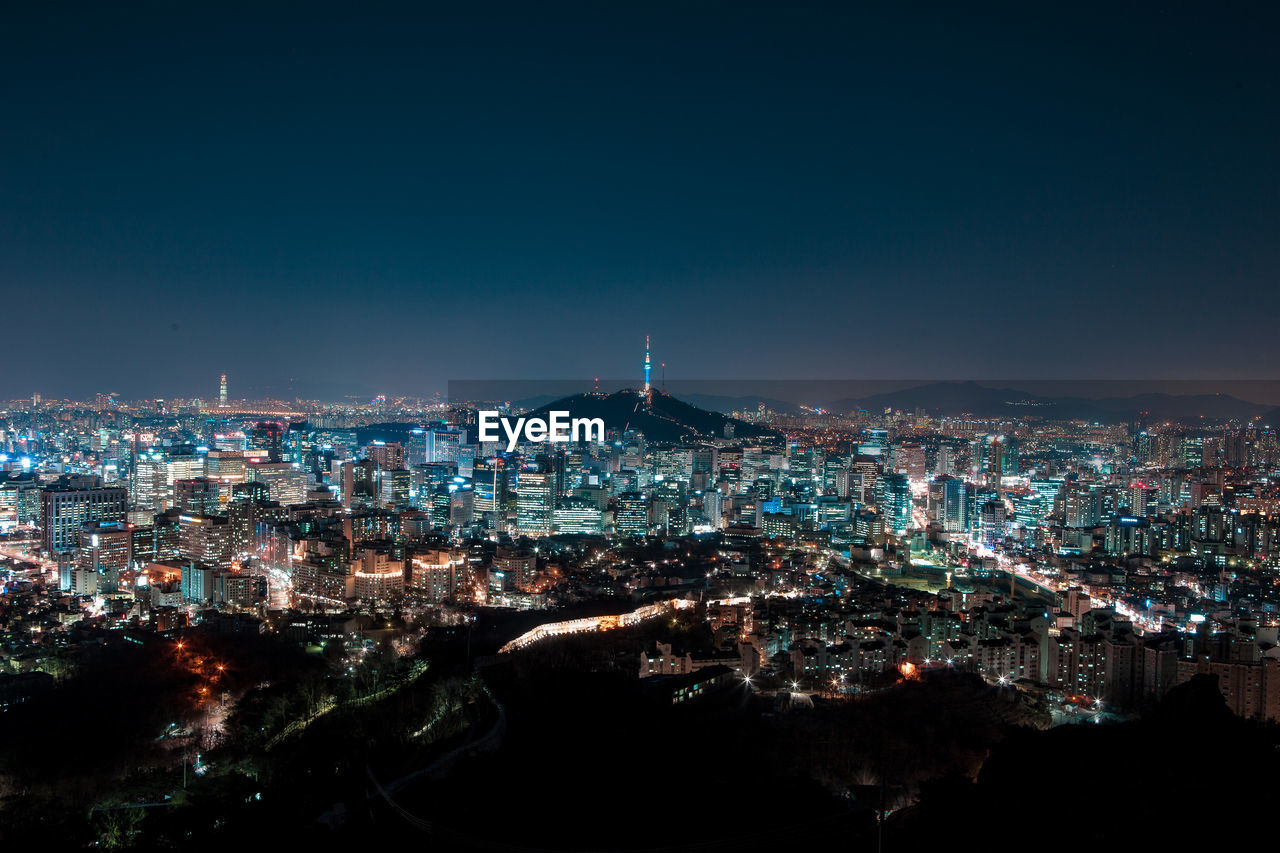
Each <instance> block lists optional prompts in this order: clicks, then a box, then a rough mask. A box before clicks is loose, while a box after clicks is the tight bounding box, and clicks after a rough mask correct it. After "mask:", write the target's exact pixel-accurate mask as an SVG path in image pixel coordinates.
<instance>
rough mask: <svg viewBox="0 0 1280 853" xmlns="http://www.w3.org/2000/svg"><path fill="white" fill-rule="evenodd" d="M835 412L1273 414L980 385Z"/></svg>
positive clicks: (1226, 400)
mask: <svg viewBox="0 0 1280 853" xmlns="http://www.w3.org/2000/svg"><path fill="white" fill-rule="evenodd" d="M826 408H827V409H829V410H831V411H833V412H840V413H848V412H854V411H859V410H865V411H868V412H877V411H883V410H884V409H886V408H893V409H901V410H904V411H914V410H915V409H921V410H923V411H925V412H928V413H930V414H935V415H961V414H971V415H974V416H977V417H1028V416H1032V417H1042V418H1052V419H1058V420H1089V421H1098V422H1100V423H1115V422H1118V421H1127V420H1132V419H1134V418H1136V417H1137V416H1138V414H1139V413H1140V412H1146V413H1147V414H1146V418H1147V420H1148V421H1162V420H1183V421H1190V420H1198V419H1200V418H1205V419H1207V420H1247V419H1249V418H1253V417H1257V416H1261V415H1267V414H1268V413H1269V412H1271V411H1274V410H1273V409H1272V407H1271V406H1268V405H1265V404H1262V403H1252V402H1249V401H1248V400H1241V399H1239V398H1237V397H1232V396H1230V395H1228V394H1135V395H1132V396H1128V397H1104V398H1099V399H1090V398H1087V397H1048V396H1040V395H1036V394H1030V393H1028V392H1026V391H1018V390H1016V389H1012V388H990V387H987V386H985V385H979V384H978V383H976V382H934V383H931V384H928V385H919V386H916V387H914V388H904V389H902V390H899V391H890V392H887V393H884V394H873V395H871V396H869V397H858V398H849V399H844V400H836V401H833V402H831V403H829V404H827V406H826Z"/></svg>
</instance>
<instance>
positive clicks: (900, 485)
mask: <svg viewBox="0 0 1280 853" xmlns="http://www.w3.org/2000/svg"><path fill="white" fill-rule="evenodd" d="M876 491H877V492H878V494H877V495H876V505H877V506H879V508H880V512H881V514H883V515H884V526H885V530H886V531H888V532H891V533H895V534H898V535H901V534H903V533H906V532H907V530H908V529H909V528H910V527H911V484H910V482H909V481H908V480H907V477H906V475H905V474H885V475H884V476H883V477H881V478H880V479H879V481H877V483H876Z"/></svg>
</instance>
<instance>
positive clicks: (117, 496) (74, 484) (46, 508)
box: [40, 477, 129, 555]
mask: <svg viewBox="0 0 1280 853" xmlns="http://www.w3.org/2000/svg"><path fill="white" fill-rule="evenodd" d="M86 480H87V481H88V482H85V481H86ZM92 482H93V481H92V479H91V478H81V479H77V478H65V477H64V478H63V480H62V481H60V482H58V483H56V484H54V485H51V486H47V487H46V488H45V489H44V490H43V491H42V492H41V495H40V537H41V546H42V547H43V548H44V549H45V550H46V551H48V552H50V553H52V554H55V555H66V554H71V553H72V552H74V551H75V550H76V548H78V547H79V545H80V529H81V528H82V527H83V526H84V525H86V524H92V523H95V522H100V521H124V520H125V519H126V516H127V514H128V509H129V493H128V490H126V489H122V488H119V487H115V486H110V487H108V486H100V485H96V484H92Z"/></svg>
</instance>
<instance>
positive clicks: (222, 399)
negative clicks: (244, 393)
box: [218, 373, 227, 409]
mask: <svg viewBox="0 0 1280 853" xmlns="http://www.w3.org/2000/svg"><path fill="white" fill-rule="evenodd" d="M218 406H219V408H223V409H225V408H226V407H227V374H225V373H224V374H222V378H221V379H219V380H218Z"/></svg>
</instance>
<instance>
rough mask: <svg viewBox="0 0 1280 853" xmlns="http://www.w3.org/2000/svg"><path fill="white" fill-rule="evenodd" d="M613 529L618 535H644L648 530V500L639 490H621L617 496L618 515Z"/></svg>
mask: <svg viewBox="0 0 1280 853" xmlns="http://www.w3.org/2000/svg"><path fill="white" fill-rule="evenodd" d="M614 529H615V530H616V531H617V533H618V535H619V536H644V535H645V534H647V533H648V532H649V502H648V501H647V500H646V499H645V496H644V495H642V494H641V493H640V492H623V493H622V494H621V495H619V496H618V515H617V518H616V519H615V521H614Z"/></svg>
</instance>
